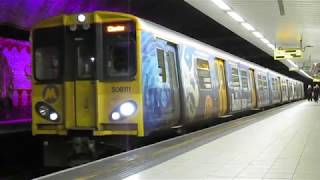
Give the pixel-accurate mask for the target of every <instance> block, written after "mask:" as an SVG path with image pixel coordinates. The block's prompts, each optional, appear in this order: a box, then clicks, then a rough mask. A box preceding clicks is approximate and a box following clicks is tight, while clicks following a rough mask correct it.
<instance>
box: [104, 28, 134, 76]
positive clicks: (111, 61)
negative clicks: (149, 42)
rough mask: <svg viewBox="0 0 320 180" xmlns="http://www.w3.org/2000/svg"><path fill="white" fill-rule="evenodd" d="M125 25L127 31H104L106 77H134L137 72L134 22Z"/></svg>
mask: <svg viewBox="0 0 320 180" xmlns="http://www.w3.org/2000/svg"><path fill="white" fill-rule="evenodd" d="M111 25H112V24H107V25H106V26H105V27H110V26H111ZM125 25H126V31H112V32H110V31H106V32H105V33H104V58H103V61H104V62H103V67H104V78H105V79H117V80H119V79H132V78H133V76H134V75H135V73H136V60H135V59H136V40H135V37H136V33H135V31H134V28H133V24H132V23H128V24H125Z"/></svg>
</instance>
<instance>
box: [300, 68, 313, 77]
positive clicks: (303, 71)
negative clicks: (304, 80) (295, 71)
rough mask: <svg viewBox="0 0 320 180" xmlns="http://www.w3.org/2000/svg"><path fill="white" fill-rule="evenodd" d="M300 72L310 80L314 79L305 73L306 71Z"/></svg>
mask: <svg viewBox="0 0 320 180" xmlns="http://www.w3.org/2000/svg"><path fill="white" fill-rule="evenodd" d="M300 72H301V73H302V74H304V75H305V76H307V77H308V78H310V79H313V78H312V77H311V76H310V75H309V74H307V73H306V72H304V70H301V69H300Z"/></svg>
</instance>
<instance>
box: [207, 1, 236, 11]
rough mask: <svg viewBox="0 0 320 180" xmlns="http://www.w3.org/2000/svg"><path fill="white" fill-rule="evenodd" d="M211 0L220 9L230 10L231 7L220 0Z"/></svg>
mask: <svg viewBox="0 0 320 180" xmlns="http://www.w3.org/2000/svg"><path fill="white" fill-rule="evenodd" d="M211 1H212V2H213V3H215V4H216V5H217V6H218V7H219V8H220V9H222V10H225V11H228V10H231V8H230V7H229V6H228V5H227V4H226V3H224V2H223V1H222V0H211Z"/></svg>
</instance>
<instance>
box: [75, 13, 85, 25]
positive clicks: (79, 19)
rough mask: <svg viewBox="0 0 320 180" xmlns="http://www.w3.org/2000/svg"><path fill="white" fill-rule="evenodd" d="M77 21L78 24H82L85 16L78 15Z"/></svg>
mask: <svg viewBox="0 0 320 180" xmlns="http://www.w3.org/2000/svg"><path fill="white" fill-rule="evenodd" d="M77 19H78V21H79V22H81V23H83V22H84V21H85V20H86V16H85V15H84V14H79V15H78V17H77Z"/></svg>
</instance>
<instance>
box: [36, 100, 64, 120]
mask: <svg viewBox="0 0 320 180" xmlns="http://www.w3.org/2000/svg"><path fill="white" fill-rule="evenodd" d="M35 110H36V111H37V113H38V114H39V115H40V116H41V117H42V118H44V119H46V120H49V121H55V122H56V121H58V120H59V114H58V113H57V112H56V111H55V110H54V109H53V108H52V107H51V106H50V105H48V104H46V103H44V102H38V103H37V104H36V105H35Z"/></svg>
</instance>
